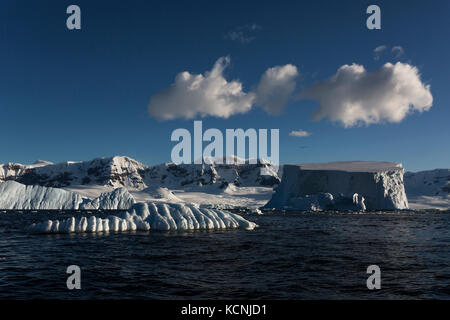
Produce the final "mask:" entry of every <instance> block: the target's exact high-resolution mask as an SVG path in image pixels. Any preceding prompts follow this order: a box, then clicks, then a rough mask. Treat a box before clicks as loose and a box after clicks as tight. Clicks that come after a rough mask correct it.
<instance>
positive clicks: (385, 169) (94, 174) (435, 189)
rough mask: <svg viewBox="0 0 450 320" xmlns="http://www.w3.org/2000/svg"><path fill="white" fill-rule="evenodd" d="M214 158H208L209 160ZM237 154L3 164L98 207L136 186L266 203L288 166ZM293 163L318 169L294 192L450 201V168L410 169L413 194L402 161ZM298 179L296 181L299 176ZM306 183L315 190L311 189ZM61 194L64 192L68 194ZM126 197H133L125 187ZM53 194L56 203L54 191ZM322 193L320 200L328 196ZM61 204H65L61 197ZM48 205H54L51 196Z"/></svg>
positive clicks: (157, 192)
mask: <svg viewBox="0 0 450 320" xmlns="http://www.w3.org/2000/svg"><path fill="white" fill-rule="evenodd" d="M209 160H210V159H206V162H209ZM214 160H217V159H214ZM233 160H234V161H233V162H234V163H233V164H209V163H203V164H198V165H197V164H193V165H180V166H176V165H174V164H172V163H166V164H161V165H156V166H152V167H147V166H146V165H144V164H142V163H140V162H138V161H136V160H133V159H131V158H129V157H125V156H115V157H111V158H97V159H94V160H91V161H67V162H64V163H59V164H53V163H51V162H48V161H41V160H38V161H36V162H35V163H34V164H29V165H22V164H17V163H8V164H3V165H0V183H1V182H3V181H17V182H19V183H22V184H25V185H29V186H33V185H34V186H45V187H53V188H55V187H56V188H63V189H64V190H65V191H68V192H71V193H76V194H78V195H79V196H80V197H81V198H83V199H84V198H86V199H87V200H91V199H94V200H93V202H92V203H90V204H91V205H92V208H96V207H97V204H96V203H95V201H98V206H99V207H101V205H100V203H101V202H103V203H102V206H104V207H105V208H114V207H116V204H109V203H108V202H110V201H111V200H112V199H110V200H106V199H105V198H104V197H105V196H103V198H104V199H103V201H100V199H98V200H96V198H99V197H101V196H102V194H105V193H110V192H113V191H114V190H115V189H117V188H121V187H123V188H126V189H127V190H128V192H129V193H130V194H131V195H132V197H133V198H134V199H135V202H147V201H154V202H174V203H198V204H199V205H201V206H203V207H210V208H224V209H225V208H242V207H245V208H250V209H255V208H259V207H262V206H264V205H265V204H266V203H267V202H268V201H269V200H270V199H271V197H272V194H273V186H276V185H277V184H278V183H279V181H280V179H279V176H280V175H282V173H283V171H284V166H280V167H279V171H278V172H275V168H274V167H273V166H271V165H270V164H269V163H267V162H265V161H263V160H259V162H258V163H257V164H248V163H245V164H239V163H242V162H244V160H243V159H237V158H236V157H234V158H233ZM245 161H247V160H245ZM286 167H288V168H292V167H297V169H295V172H297V171H302V172H303V175H305V174H306V173H307V175H308V176H310V178H308V179H309V180H308V181H309V182H308V186H307V187H305V186H302V188H301V190H300V191H302V193H298V192H300V191H299V190H298V189H297V191H295V192H294V194H293V195H292V198H299V199H300V198H304V197H306V196H309V197H310V196H314V195H316V194H317V193H320V192H321V193H330V194H331V195H332V196H333V199H337V198H339V197H340V196H343V197H344V198H346V199H347V200H346V201H349V199H352V196H353V194H355V193H357V194H359V195H360V196H361V197H364V198H365V205H366V206H367V209H368V210H370V208H381V207H384V208H391V209H392V208H407V207H408V202H409V206H410V208H412V209H426V208H438V209H448V208H450V196H449V189H450V187H449V177H450V174H449V169H436V170H430V171H423V172H417V173H411V172H407V173H406V174H405V176H404V184H405V186H404V189H405V190H406V195H407V197H408V199H407V200H406V198H405V197H404V192H402V183H403V182H402V178H401V177H400V175H401V173H400V172H399V171H403V169H402V165H401V164H399V163H392V162H373V161H352V162H329V163H306V164H297V165H286ZM263 168H264V169H267V171H268V172H269V173H270V175H269V176H263V175H261V169H263ZM289 170H291V171H292V170H293V169H289ZM324 172H326V174H324ZM294 174H296V173H294ZM351 177H358V179H357V180H354V181H353V182H352V183H351V185H352V186H354V188H353V187H350V183H349V181H347V180H346V179H350V178H351ZM324 179H331V180H330V181H334V183H330V184H329V185H328V186H327V188H319V187H320V186H323V185H324V184H326V183H325V182H324V181H323V180H324ZM339 179H343V181H344V183H340V182H339V181H340V180H339ZM345 181H346V182H345ZM377 181H378V182H377ZM290 182H291V183H294V181H293V180H292V181H290ZM304 183H305V184H306V182H304ZM358 184H359V185H358ZM292 187H295V188H297V187H299V186H294V185H293V186H292ZM304 190H306V191H308V192H307V193H305V192H303V191H304ZM284 193H285V195H284V196H282V195H280V194H278V195H276V196H275V197H274V199H278V200H277V201H281V203H280V204H281V207H290V206H292V205H291V204H289V203H286V201H289V200H288V198H289V197H290V196H289V194H290V193H291V191H290V190H289V189H286V190H284ZM297 193H298V194H297ZM341 193H342V195H341ZM385 193H386V194H385ZM367 194H370V195H374V194H376V196H367ZM58 196H60V197H63V194H58ZM65 196H67V195H65ZM71 196H74V195H71ZM122 197H124V198H127V197H126V196H125V195H122ZM3 199H5V198H4V197H3ZM299 199H297V200H296V201H297V202H299V201H300V202H301V201H306V202H308V201H310V202H311V201H312V198H308V199H304V200H299ZM28 200H30V199H28ZM28 200H22V201H19V200H18V199H10V200H8V201H9V202H8V201H7V202H8V206H9V207H11V206H14V204H12V203H13V202H14V201H16V202H17V203H16V205H17V207H27V204H26V202H27V201H28ZM36 201H37V202H36ZM36 201H35V202H33V204H34V205H35V204H36V203H39V202H40V201H41V200H36ZM45 201H47V203H48V202H49V199H48V198H47V199H46V200H45ZM82 201H85V200H82ZM123 201H125V202H124V203H123V204H119V203H117V207H119V208H125V207H126V206H127V200H126V199H123ZM317 201H319V202H320V199H319V200H317ZM4 202H5V200H3V203H4ZM19 202H22V204H20V203H19ZM131 202H132V201H131ZM131 202H129V204H130V205H132V203H131ZM314 203H316V202H314V201H312V202H311V207H312V206H313V205H314V206H316V204H317V203H316V204H314ZM0 204H1V203H0ZM59 204H60V205H59V206H62V202H61V201H59ZM373 204H375V205H373ZM270 205H271V206H272V205H276V203H274V202H273V201H271V202H270ZM380 205H383V206H380ZM28 206H30V205H28ZM35 206H36V205H35ZM37 206H39V204H38V205H37ZM42 206H43V207H46V206H47V204H42ZM326 206H327V205H326V204H323V205H320V204H319V205H318V206H316V207H319V208H322V207H326ZM277 207H278V208H281V207H280V206H277ZM0 208H1V207H0Z"/></svg>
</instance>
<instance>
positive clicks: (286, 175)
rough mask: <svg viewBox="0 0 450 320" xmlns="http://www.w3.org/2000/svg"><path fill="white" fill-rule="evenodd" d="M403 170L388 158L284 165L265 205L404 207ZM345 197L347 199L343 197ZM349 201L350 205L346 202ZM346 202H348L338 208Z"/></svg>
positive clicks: (371, 208)
mask: <svg viewBox="0 0 450 320" xmlns="http://www.w3.org/2000/svg"><path fill="white" fill-rule="evenodd" d="M403 172H404V170H403V168H402V165H401V164H398V163H392V162H368V161H354V162H330V163H316V164H299V165H285V166H284V168H283V177H282V179H281V184H280V185H279V186H278V187H277V188H276V189H275V193H274V195H273V196H272V199H271V200H270V201H269V202H268V203H267V204H266V205H265V208H275V209H298V210H314V209H313V208H314V207H318V208H319V210H364V207H365V208H366V209H367V210H397V209H408V200H407V198H406V194H405V188H404V185H403ZM327 194H328V197H327V196H326V195H327ZM346 198H347V199H350V200H349V201H347V200H346ZM351 202H353V204H354V206H352V205H350V204H351ZM346 203H348V204H349V205H350V206H348V207H345V206H344V208H342V205H345V204H346ZM305 207H306V209H305ZM308 208H310V209H308Z"/></svg>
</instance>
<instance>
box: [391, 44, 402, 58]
mask: <svg viewBox="0 0 450 320" xmlns="http://www.w3.org/2000/svg"><path fill="white" fill-rule="evenodd" d="M391 51H392V53H393V54H394V55H395V57H396V58H400V57H401V56H402V55H403V54H404V53H405V50H404V49H403V48H402V47H401V46H395V47H392V50H391Z"/></svg>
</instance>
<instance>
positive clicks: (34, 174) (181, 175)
mask: <svg viewBox="0 0 450 320" xmlns="http://www.w3.org/2000/svg"><path fill="white" fill-rule="evenodd" d="M239 162H245V161H244V160H240V161H239ZM261 170H264V172H265V173H266V174H267V175H261ZM7 180H15V181H17V182H20V183H23V184H26V185H41V186H46V187H56V188H60V187H72V186H80V185H83V186H92V185H101V186H109V187H113V188H118V187H126V188H128V189H136V190H143V189H145V188H147V187H155V186H157V187H169V188H175V187H184V186H202V185H215V186H217V187H219V188H223V187H224V186H226V185H228V184H235V185H237V186H267V187H272V186H273V185H275V184H278V183H279V182H280V179H279V177H278V175H277V172H275V169H274V168H273V167H272V166H271V164H269V163H266V162H264V161H260V162H258V163H257V164H248V163H247V164H246V163H237V162H236V163H233V164H214V163H203V164H183V165H175V164H173V163H165V164H162V165H157V166H153V167H147V166H145V165H144V164H142V163H140V162H138V161H136V160H133V159H131V158H129V157H123V156H116V157H112V158H98V159H94V160H91V161H84V162H73V161H68V162H64V163H58V164H51V163H45V162H40V163H39V165H29V166H26V165H21V164H7V165H0V182H3V181H7Z"/></svg>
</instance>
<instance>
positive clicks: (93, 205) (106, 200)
mask: <svg viewBox="0 0 450 320" xmlns="http://www.w3.org/2000/svg"><path fill="white" fill-rule="evenodd" d="M135 203H136V201H135V200H134V198H133V196H132V195H131V194H130V193H129V192H128V190H127V189H125V188H117V189H115V190H113V191H111V192H104V193H102V194H101V195H100V196H99V197H98V198H95V199H94V200H92V201H89V202H87V203H82V204H81V205H80V209H81V210H99V209H101V210H128V209H130V208H131V207H132V206H133V205H134V204H135Z"/></svg>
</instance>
